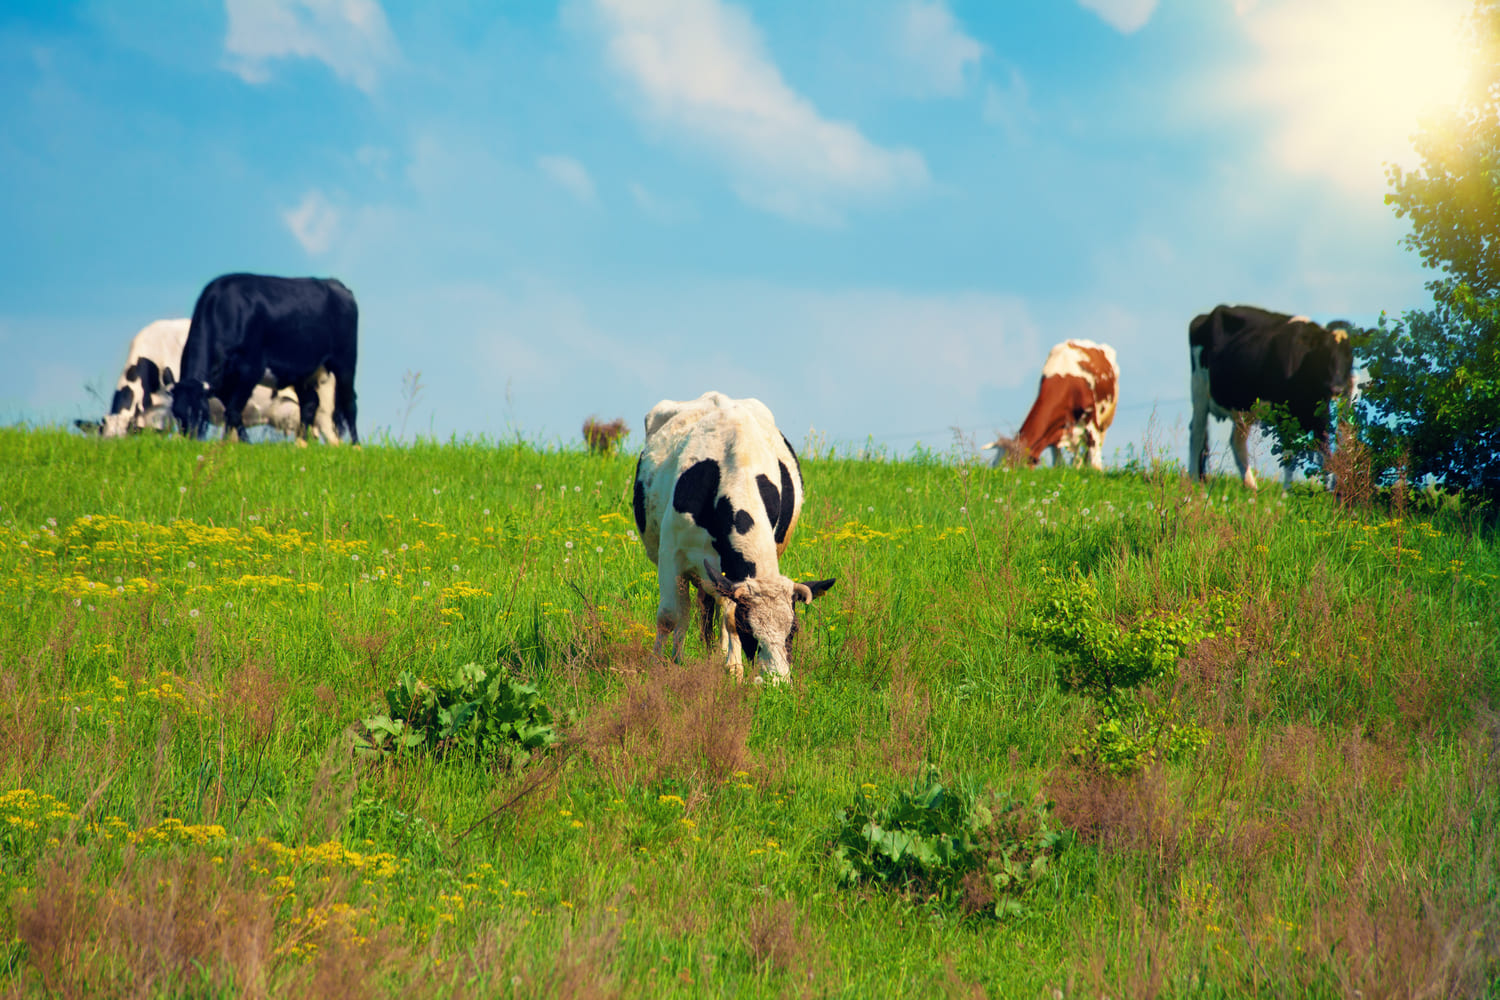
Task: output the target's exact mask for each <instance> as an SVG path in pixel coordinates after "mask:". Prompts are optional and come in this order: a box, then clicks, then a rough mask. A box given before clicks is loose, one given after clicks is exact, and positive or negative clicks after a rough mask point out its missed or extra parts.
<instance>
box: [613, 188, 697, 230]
mask: <svg viewBox="0 0 1500 1000" xmlns="http://www.w3.org/2000/svg"><path fill="white" fill-rule="evenodd" d="M630 197H631V198H632V199H634V201H635V203H636V207H638V208H639V209H640V210H641V213H642V214H643V215H645V216H646V218H648V219H650V220H651V221H652V222H658V223H662V224H663V225H671V224H674V223H678V222H687V221H689V220H691V219H695V218H697V217H698V213H697V210H695V209H694V208H693V206H692V205H690V204H689V203H687V202H683V201H677V200H674V199H671V198H665V197H663V196H661V195H659V194H657V193H656V192H654V191H652V190H650V189H649V188H647V187H646V186H645V185H644V184H641V183H640V182H639V181H631V182H630Z"/></svg>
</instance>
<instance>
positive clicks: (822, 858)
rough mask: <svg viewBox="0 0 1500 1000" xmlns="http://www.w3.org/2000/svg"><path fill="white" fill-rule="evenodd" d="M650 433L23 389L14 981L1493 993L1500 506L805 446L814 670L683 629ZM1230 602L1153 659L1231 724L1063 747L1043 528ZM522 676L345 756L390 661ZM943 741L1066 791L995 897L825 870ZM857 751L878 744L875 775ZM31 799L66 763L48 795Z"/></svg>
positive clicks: (10, 859)
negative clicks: (250, 436) (1147, 754)
mask: <svg viewBox="0 0 1500 1000" xmlns="http://www.w3.org/2000/svg"><path fill="white" fill-rule="evenodd" d="M633 463H634V456H633V455H624V456H618V457H613V458H607V457H601V456H595V455H590V454H586V453H581V452H576V451H539V450H536V449H533V448H532V447H529V446H525V445H516V444H501V445H493V444H488V443H450V444H447V445H437V444H418V445H415V446H412V447H380V446H377V447H369V448H366V449H364V450H362V451H354V450H351V449H347V448H338V449H335V448H317V447H314V448H309V449H305V450H304V449H294V448H291V447H289V446H284V445H274V444H265V445H251V446H229V445H223V444H220V443H194V442H189V441H185V440H182V439H177V438H156V437H149V436H142V437H135V438H130V439H127V440H121V441H108V442H102V441H97V440H91V439H86V438H83V437H79V436H75V435H70V434H65V433H60V432H54V431H36V430H32V431H27V430H18V429H13V430H0V898H3V900H4V909H3V911H0V912H3V916H0V937H3V941H0V956H3V959H0V983H3V989H4V990H6V991H7V992H8V993H11V994H15V995H22V996H26V995H39V994H43V993H47V992H51V993H56V994H60V995H64V996H85V995H88V996H100V995H125V994H129V995H133V996H134V995H193V996H200V995H223V996H238V995H249V996H256V995H302V996H344V995H348V994H352V993H355V992H358V993H360V994H361V995H371V994H373V995H383V994H396V993H407V992H409V991H411V990H413V989H415V990H417V991H419V992H418V993H417V995H421V996H446V995H452V996H469V995H473V996H496V995H500V996H508V995H518V996H532V995H542V996H560V995H585V996H593V995H624V996H660V995H681V996H689V995H692V996H697V995H729V996H782V995H804V994H806V995H850V996H874V995H903V994H906V995H937V994H951V995H965V996H967V995H977V994H979V993H980V992H983V993H987V994H988V995H989V996H992V997H1014V996H1020V997H1040V996H1054V995H1056V994H1055V993H1054V990H1060V991H1061V992H1062V993H1063V994H1064V995H1068V996H1073V995H1077V996H1100V995H1108V996H1111V997H1129V996H1179V995H1189V994H1190V995H1193V996H1206V997H1217V996H1223V997H1239V996H1248V995H1269V996H1287V995H1313V996H1346V995H1352V994H1353V993H1354V992H1355V991H1356V990H1359V991H1362V993H1363V995H1364V996H1366V997H1375V996H1411V995H1441V996H1486V995H1490V996H1492V995H1495V993H1496V992H1497V990H1500V943H1497V934H1500V931H1497V928H1500V856H1497V851H1496V845H1497V843H1500V759H1497V756H1496V740H1497V732H1500V731H1497V727H1496V723H1495V714H1494V713H1495V710H1496V708H1497V702H1500V698H1497V694H1500V546H1497V544H1496V539H1495V537H1494V535H1493V533H1492V532H1491V533H1486V531H1485V530H1484V529H1482V528H1480V527H1479V526H1478V525H1477V522H1474V521H1472V520H1466V519H1465V518H1464V517H1463V516H1461V515H1454V514H1445V515H1442V516H1437V515H1434V516H1432V517H1426V516H1422V515H1417V514H1414V513H1413V514H1409V515H1408V514H1401V515H1392V514H1391V513H1390V512H1383V511H1369V510H1346V509H1342V508H1340V507H1339V506H1338V505H1337V504H1336V503H1335V502H1334V501H1333V499H1332V498H1331V497H1328V496H1323V495H1313V494H1307V493H1299V494H1294V495H1290V496H1285V497H1283V496H1282V495H1281V494H1280V493H1279V492H1278V491H1277V490H1276V489H1275V488H1272V487H1268V488H1265V489H1263V490H1262V491H1261V493H1260V494H1259V495H1252V494H1249V493H1246V492H1244V491H1243V490H1241V489H1240V488H1239V486H1238V485H1237V484H1233V483H1230V482H1228V481H1215V482H1214V483H1212V484H1211V486H1210V488H1208V489H1206V490H1205V489H1204V488H1202V487H1197V488H1195V487H1193V486H1191V485H1190V484H1188V483H1186V482H1184V481H1182V480H1181V479H1180V478H1178V477H1177V476H1176V475H1175V473H1172V472H1171V471H1170V470H1165V469H1153V470H1147V471H1145V472H1113V473H1108V474H1098V473H1093V472H1091V471H1075V470H1051V469H1040V470H1036V471H1008V470H992V469H989V468H975V467H964V466H959V465H956V464H951V463H945V462H941V461H935V460H932V458H931V456H927V455H918V456H917V458H916V460H913V461H905V462H903V461H883V460H882V461H860V460H854V459H848V458H843V459H841V458H832V457H821V458H805V459H804V462H803V473H804V478H805V481H806V486H807V494H808V500H807V503H806V505H805V507H804V509H803V515H802V521H801V523H800V524H799V526H798V529H797V533H796V535H795V537H794V538H793V540H792V544H791V546H790V548H789V549H788V551H787V553H786V556H785V557H784V559H783V563H782V569H783V571H785V572H787V573H788V574H789V575H791V576H793V577H796V578H800V579H808V578H814V577H827V576H835V577H837V578H838V583H837V585H836V586H835V588H834V589H833V591H831V592H830V593H829V594H828V595H827V596H825V597H823V598H821V599H820V600H819V601H818V602H816V603H815V604H814V605H812V606H811V607H810V608H809V609H808V610H807V611H806V613H805V617H804V620H803V631H802V634H801V635H800V636H799V639H798V646H797V649H796V652H795V658H794V662H793V665H792V683H791V685H790V686H789V687H787V688H779V689H763V688H760V687H758V686H755V685H744V686H741V687H736V686H735V685H733V684H732V683H729V682H727V681H726V680H725V678H724V677H723V673H722V671H721V669H720V667H719V665H718V664H716V663H715V662H713V660H712V658H711V657H710V656H709V655H708V653H707V651H706V650H704V649H703V648H702V646H701V645H700V644H699V642H698V640H697V639H696V638H695V637H691V636H690V639H689V643H688V648H687V652H686V655H685V657H684V661H685V662H684V663H683V664H682V665H680V666H675V665H672V664H668V663H664V662H662V661H660V660H659V659H658V658H656V657H654V656H652V654H651V644H652V623H653V622H654V616H655V609H656V602H657V596H658V595H657V593H656V578H655V571H654V567H652V566H651V564H650V562H649V561H648V560H647V558H646V556H645V554H644V552H643V550H642V549H641V546H640V543H639V542H638V541H637V540H635V539H634V537H633V531H632V529H633V527H634V526H633V523H632V521H631V514H630V486H631V474H632V468H633ZM1075 565H1076V566H1077V567H1078V569H1079V571H1080V572H1081V573H1083V574H1086V575H1088V576H1089V577H1091V578H1092V579H1093V580H1094V582H1095V585H1096V586H1097V590H1098V594H1099V600H1100V604H1101V606H1102V608H1103V609H1104V611H1105V613H1106V614H1108V615H1110V616H1112V617H1113V618H1114V619H1115V620H1117V621H1119V622H1121V623H1123V624H1129V623H1130V622H1133V621H1136V620H1138V619H1140V618H1142V617H1143V616H1151V615H1167V614H1174V613H1179V612H1183V611H1184V610H1186V609H1188V608H1190V607H1193V606H1197V604H1198V603H1200V602H1202V601H1204V600H1206V599H1208V598H1211V597H1214V596H1216V595H1222V596H1224V597H1226V598H1227V599H1229V600H1230V601H1231V602H1232V604H1233V606H1234V607H1235V608H1236V612H1235V613H1234V614H1233V615H1231V621H1232V623H1233V624H1234V625H1235V629H1234V631H1233V633H1232V634H1219V635H1216V636H1214V637H1212V638H1209V639H1207V640H1205V641H1203V642H1201V643H1199V644H1198V645H1196V646H1195V647H1194V648H1193V649H1191V650H1190V651H1189V653H1188V655H1187V656H1186V657H1185V658H1183V659H1182V660H1181V661H1180V662H1179V663H1178V665H1177V668H1176V669H1175V671H1172V672H1169V675H1168V676H1166V677H1163V678H1160V679H1159V680H1157V681H1155V682H1154V683H1153V685H1152V687H1151V688H1150V690H1148V691H1147V692H1146V693H1145V697H1146V698H1147V699H1148V700H1154V702H1155V703H1158V704H1170V703H1172V701H1173V700H1174V699H1175V703H1176V705H1177V706H1178V712H1179V713H1180V715H1181V717H1182V718H1183V719H1184V721H1188V722H1191V723H1193V724H1196V725H1199V726H1203V727H1205V728H1206V729H1208V730H1209V731H1210V732H1211V733H1212V740H1211V742H1210V743H1209V744H1208V746H1207V747H1205V748H1204V749H1203V750H1201V751H1198V752H1197V753H1196V754H1195V755H1193V756H1191V757H1190V758H1189V759H1187V760H1183V761H1180V762H1178V763H1174V764H1164V765H1160V766H1156V767H1154V768H1151V769H1148V770H1147V771H1146V772H1145V773H1143V774H1140V775H1137V776H1135V777H1131V778H1115V777H1110V776H1107V775H1102V774H1100V773H1097V772H1096V771H1094V770H1092V769H1090V768H1089V767H1087V766H1085V765H1083V764H1080V763H1077V762H1073V761H1070V760H1069V759H1068V758H1067V753H1066V752H1067V749H1068V748H1069V747H1070V746H1074V745H1075V744H1077V743H1078V741H1079V738H1080V736H1081V735H1082V734H1083V733H1084V732H1085V730H1086V728H1087V727H1088V726H1089V725H1090V724H1091V722H1092V721H1096V716H1095V715H1094V714H1093V713H1095V712H1096V707H1095V705H1094V704H1093V703H1092V702H1091V701H1090V700H1089V699H1088V698H1085V697H1083V696H1080V695H1076V694H1069V693H1065V692H1064V691H1063V690H1062V688H1061V687H1060V685H1059V683H1058V678H1057V662H1056V661H1055V659H1054V658H1053V657H1052V655H1051V654H1049V653H1046V652H1045V651H1043V650H1041V649H1039V648H1038V647H1037V646H1035V645H1033V644H1032V643H1030V642H1028V641H1026V640H1025V639H1023V638H1022V636H1021V631H1022V626H1023V625H1024V624H1025V623H1026V621H1027V620H1028V618H1029V616H1030V615H1031V614H1032V612H1033V611H1034V610H1035V609H1036V608H1037V607H1038V605H1039V603H1040V602H1041V600H1042V598H1043V597H1044V596H1045V594H1046V592H1047V586H1048V584H1047V576H1046V574H1044V573H1043V568H1044V567H1045V568H1047V569H1048V570H1053V571H1056V572H1057V573H1066V572H1067V571H1068V570H1069V569H1070V568H1071V567H1073V566H1075ZM471 661H473V662H477V663H480V664H482V665H485V666H486V667H490V668H500V669H503V670H504V671H507V672H508V673H509V674H510V675H511V676H512V677H513V678H515V679H517V680H520V681H524V682H527V683H531V684H535V685H536V686H537V687H538V688H539V690H540V692H541V695H542V697H543V698H544V699H545V701H546V702H547V704H548V705H549V706H550V707H551V708H552V709H553V711H554V713H555V714H556V715H557V717H558V718H559V719H560V720H563V721H562V722H561V723H560V725H561V727H562V728H563V730H564V732H565V739H564V741H563V743H562V744H560V745H559V747H557V748H554V749H553V750H551V751H549V752H546V753H544V754H540V755H538V756H537V757H536V758H534V759H533V760H532V761H531V762H530V763H529V764H526V765H524V766H521V767H515V768H513V767H510V766H509V764H508V761H509V758H508V756H506V755H500V756H497V757H496V758H495V759H494V762H493V764H484V763H475V762H473V761H472V760H469V761H464V760H460V759H458V758H457V757H450V758H443V757H440V756H432V755H426V754H415V753H408V754H403V755H400V756H397V757H389V756H387V757H383V758H382V757H377V758H371V757H369V756H366V755H360V754H356V753H354V752H352V749H351V748H352V746H353V745H354V743H355V741H356V738H357V735H358V732H359V722H360V720H361V719H362V718H365V717H368V716H371V715H375V714H380V713H383V712H384V711H385V701H384V691H385V690H386V689H387V688H388V687H390V686H392V685H393V684H394V683H395V681H396V678H397V677H398V675H399V674H400V673H401V672H402V671H411V672H412V673H413V674H415V675H417V676H419V677H422V676H426V677H429V678H437V677H447V676H450V675H451V673H452V671H453V669H454V668H455V667H457V666H459V665H461V664H464V663H467V662H471ZM929 762H930V763H933V764H935V765H936V766H937V767H938V769H939V773H940V774H941V775H943V776H944V777H945V778H947V779H955V780H956V779H971V780H973V781H976V782H979V783H982V784H986V785H989V786H990V787H992V788H994V789H996V790H997V791H998V792H1000V793H1001V794H1002V795H1005V796H1007V797H1014V798H1020V799H1024V800H1031V799H1033V798H1035V799H1039V800H1048V799H1050V800H1052V801H1054V802H1055V806H1054V809H1053V814H1052V815H1053V824H1054V825H1055V826H1060V827H1063V828H1066V829H1068V830H1070V831H1072V834H1073V838H1074V839H1073V842H1072V844H1071V846H1069V847H1068V849H1067V850H1066V851H1065V852H1064V853H1063V854H1062V855H1061V856H1060V857H1059V858H1058V859H1057V863H1056V866H1055V868H1054V869H1053V870H1052V871H1051V873H1050V874H1049V875H1048V876H1047V877H1046V878H1044V879H1043V880H1042V881H1041V882H1040V884H1039V885H1037V886H1036V887H1035V888H1034V889H1032V890H1031V891H1030V892H1029V893H1028V894H1027V895H1026V897H1025V905H1026V912H1025V914H1024V915H1023V916H1021V917H1018V918H1009V919H1006V920H1002V921H996V920H993V919H976V918H969V917H965V916H964V915H963V913H962V912H961V911H959V910H957V909H953V908H949V907H944V906H939V905H937V904H934V903H930V902H928V901H924V900H922V899H919V898H911V897H909V896H903V895H900V894H893V893H890V892H886V891H881V890H874V889H850V888H845V887H842V886H840V885H839V884H838V881H837V878H836V870H835V865H834V863H833V859H832V855H831V846H832V840H833V836H834V825H833V824H834V816H835V815H836V813H837V811H838V810H839V809H840V808H841V807H844V806H847V805H849V804H850V803H852V802H854V801H855V799H856V796H859V795H861V794H866V793H869V794H872V795H874V796H877V797H884V796H888V795H890V794H893V793H894V792H895V791H897V790H898V789H900V788H904V787H908V786H909V784H910V782H911V780H912V779H913V777H914V776H917V775H919V774H922V773H924V771H925V766H926V764H927V763H929ZM864 786H874V787H873V789H871V788H868V787H864ZM44 796H47V797H50V798H43V797H44Z"/></svg>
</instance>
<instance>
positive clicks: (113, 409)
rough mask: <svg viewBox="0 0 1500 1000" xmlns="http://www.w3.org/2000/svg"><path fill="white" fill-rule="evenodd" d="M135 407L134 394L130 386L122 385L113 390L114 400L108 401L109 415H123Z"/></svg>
mask: <svg viewBox="0 0 1500 1000" xmlns="http://www.w3.org/2000/svg"><path fill="white" fill-rule="evenodd" d="M134 405H135V392H134V391H132V390H131V388H130V386H128V385H122V386H120V388H118V389H116V390H115V398H114V399H112V400H110V401H109V412H110V413H124V412H125V411H126V410H128V409H130V408H131V407H132V406H134Z"/></svg>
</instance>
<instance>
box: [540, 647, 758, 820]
mask: <svg viewBox="0 0 1500 1000" xmlns="http://www.w3.org/2000/svg"><path fill="white" fill-rule="evenodd" d="M641 655H642V656H643V657H644V655H645V654H641ZM751 691H752V689H751V688H750V686H748V685H743V684H736V683H735V682H734V681H733V680H731V679H730V678H729V676H728V675H727V674H726V673H725V672H724V670H723V669H722V668H720V667H719V666H717V665H715V664H712V663H689V664H682V665H678V664H674V663H670V662H667V661H665V660H662V659H660V658H659V657H654V656H652V657H650V658H649V660H647V662H646V663H645V664H644V666H643V669H642V670H641V671H640V672H639V673H637V674H636V675H635V676H632V677H628V678H627V679H626V680H625V683H624V685H623V688H622V690H621V691H620V693H619V695H618V697H616V698H615V699H614V700H612V701H609V702H606V703H603V704H600V705H598V706H595V707H594V708H593V710H592V711H591V712H590V713H589V715H588V717H587V718H586V719H585V720H584V721H583V723H582V724H581V725H580V727H579V729H578V732H577V733H576V735H575V737H574V741H573V743H572V744H571V746H570V749H571V750H572V751H574V752H578V753H582V754H583V755H584V756H585V757H586V758H587V759H588V761H589V763H590V764H591V765H592V766H593V767H594V768H596V769H597V771H598V772H599V774H601V775H602V776H603V777H604V779H605V780H606V781H608V782H609V783H610V785H611V786H612V787H613V788H614V789H615V791H616V792H617V793H621V794H623V793H624V791H625V790H626V789H628V788H630V787H632V786H638V785H647V786H649V785H654V784H658V783H660V782H662V781H664V780H666V779H668V778H670V779H672V780H674V781H675V782H678V783H681V784H684V785H685V786H687V787H689V788H693V787H696V788H707V787H709V786H712V785H716V784H718V783H721V782H723V780H724V779H725V778H727V777H729V776H730V775H731V774H733V773H734V772H735V771H740V770H749V769H750V768H749V756H750V755H749V751H748V750H747V749H746V745H745V743H746V739H747V738H748V736H749V733H750V722H751V719H752V718H753V715H754V710H753V707H752V704H751V697H752V695H751Z"/></svg>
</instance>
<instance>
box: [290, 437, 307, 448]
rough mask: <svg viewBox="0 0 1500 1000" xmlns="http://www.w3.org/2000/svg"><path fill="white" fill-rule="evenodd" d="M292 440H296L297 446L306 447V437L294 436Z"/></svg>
mask: <svg viewBox="0 0 1500 1000" xmlns="http://www.w3.org/2000/svg"><path fill="white" fill-rule="evenodd" d="M293 440H294V441H296V442H297V447H298V448H306V447H307V438H304V437H296V438H293Z"/></svg>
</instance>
